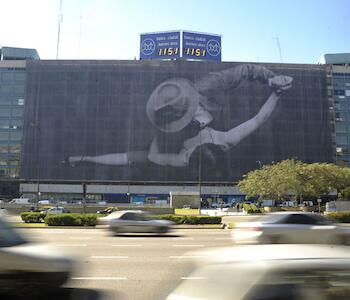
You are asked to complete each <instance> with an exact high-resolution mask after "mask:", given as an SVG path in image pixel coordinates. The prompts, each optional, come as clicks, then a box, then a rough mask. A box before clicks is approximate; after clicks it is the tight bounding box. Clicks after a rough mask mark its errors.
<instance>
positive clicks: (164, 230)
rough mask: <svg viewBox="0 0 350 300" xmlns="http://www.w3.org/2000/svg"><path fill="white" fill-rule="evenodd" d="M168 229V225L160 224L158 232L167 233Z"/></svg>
mask: <svg viewBox="0 0 350 300" xmlns="http://www.w3.org/2000/svg"><path fill="white" fill-rule="evenodd" d="M168 230H169V229H168V227H165V226H162V227H159V230H158V232H159V233H162V234H164V233H167V232H168Z"/></svg>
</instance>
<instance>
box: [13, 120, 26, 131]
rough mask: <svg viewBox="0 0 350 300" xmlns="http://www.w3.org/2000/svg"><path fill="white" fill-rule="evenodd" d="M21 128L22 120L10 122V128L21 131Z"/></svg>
mask: <svg viewBox="0 0 350 300" xmlns="http://www.w3.org/2000/svg"><path fill="white" fill-rule="evenodd" d="M22 126H23V120H22V119H12V121H11V128H14V129H21V128H22Z"/></svg>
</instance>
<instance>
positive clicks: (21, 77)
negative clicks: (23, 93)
mask: <svg viewBox="0 0 350 300" xmlns="http://www.w3.org/2000/svg"><path fill="white" fill-rule="evenodd" d="M25 79H26V74H25V73H24V72H23V73H22V72H3V71H1V69H0V83H1V82H14V81H22V82H24V81H25Z"/></svg>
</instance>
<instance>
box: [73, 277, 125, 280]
mask: <svg viewBox="0 0 350 300" xmlns="http://www.w3.org/2000/svg"><path fill="white" fill-rule="evenodd" d="M71 279H73V280H126V279H127V278H126V277H72V278H71Z"/></svg>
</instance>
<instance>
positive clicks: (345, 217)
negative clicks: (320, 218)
mask: <svg viewBox="0 0 350 300" xmlns="http://www.w3.org/2000/svg"><path fill="white" fill-rule="evenodd" d="M326 217H327V218H330V219H333V220H336V221H338V222H340V223H350V211H338V212H330V213H327V214H326Z"/></svg>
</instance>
